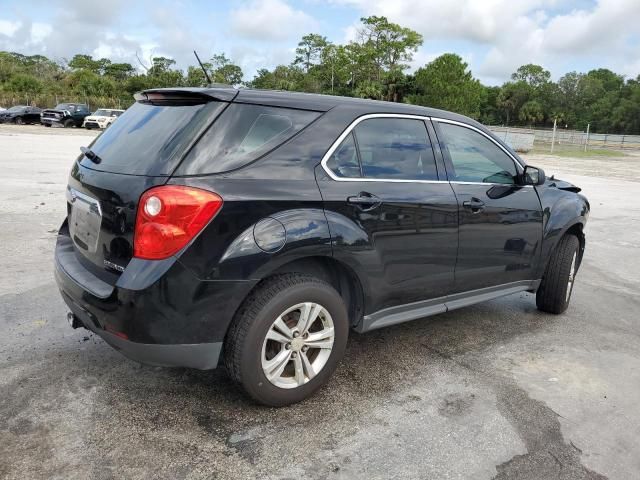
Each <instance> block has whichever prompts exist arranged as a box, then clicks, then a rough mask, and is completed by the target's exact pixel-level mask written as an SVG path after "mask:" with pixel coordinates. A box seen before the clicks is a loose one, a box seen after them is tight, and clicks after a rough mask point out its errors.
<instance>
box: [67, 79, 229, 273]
mask: <svg viewBox="0 0 640 480" xmlns="http://www.w3.org/2000/svg"><path fill="white" fill-rule="evenodd" d="M223 93H224V92H223ZM233 96H235V92H226V94H225V95H220V97H222V98H215V97H213V96H211V94H210V93H209V94H207V95H205V94H201V93H199V92H197V91H195V90H182V91H172V90H158V91H149V92H147V93H144V94H140V95H137V96H136V99H137V102H136V103H135V104H134V105H133V106H132V107H131V108H129V109H128V110H127V111H126V112H125V113H124V114H122V115H121V116H120V117H119V118H118V121H117V122H115V123H114V124H113V125H111V126H110V127H109V128H108V129H107V130H105V132H104V133H102V134H101V135H100V136H98V137H97V138H96V139H95V140H94V141H93V143H92V144H91V145H89V147H88V150H85V151H84V152H83V153H82V154H81V155H80V156H79V157H78V158H77V159H76V162H75V164H74V166H73V168H72V171H71V174H70V176H69V184H68V186H67V220H68V229H69V235H70V237H71V238H72V240H73V243H74V248H75V250H76V254H77V257H78V259H79V260H80V261H81V262H82V263H83V264H84V265H85V267H86V268H88V269H89V270H90V271H92V272H93V273H94V274H95V275H97V276H98V277H100V278H102V279H103V280H105V281H108V282H109V283H112V284H113V283H115V281H116V280H117V277H118V276H119V274H120V272H122V271H123V270H124V268H125V267H126V266H127V264H128V263H129V261H130V260H131V257H132V255H133V233H134V228H135V220H136V212H137V207H138V201H139V198H140V195H141V194H142V193H143V192H144V191H145V190H147V189H149V188H151V187H153V186H157V185H161V184H164V183H166V181H167V180H168V178H169V176H170V175H171V173H172V172H173V170H174V169H175V168H176V167H177V166H178V165H179V164H180V162H181V160H182V158H183V156H184V155H185V154H186V153H187V152H188V151H189V150H190V149H191V147H192V146H193V144H194V143H195V142H196V141H197V140H198V138H199V137H200V136H201V134H202V133H203V132H204V130H205V129H206V127H207V126H208V125H210V124H211V122H213V121H214V119H215V118H216V117H217V116H218V115H219V114H220V113H221V112H222V111H223V110H224V108H225V107H226V105H228V103H227V102H228V101H230V100H232V99H233Z"/></svg>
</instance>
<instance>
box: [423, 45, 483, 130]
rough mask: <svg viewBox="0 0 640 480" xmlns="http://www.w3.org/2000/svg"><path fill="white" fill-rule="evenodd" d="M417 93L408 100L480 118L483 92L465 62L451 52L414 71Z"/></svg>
mask: <svg viewBox="0 0 640 480" xmlns="http://www.w3.org/2000/svg"><path fill="white" fill-rule="evenodd" d="M414 83H415V88H416V90H417V92H418V93H417V94H415V95H412V96H411V97H410V101H411V103H414V104H417V105H425V106H428V107H434V108H441V109H444V110H452V111H454V112H458V113H462V114H463V115H467V116H469V117H473V118H479V117H480V107H481V104H482V101H483V98H484V96H485V95H486V91H485V89H484V87H483V86H482V85H481V84H480V82H479V81H478V80H476V79H474V78H473V75H471V71H469V70H468V65H467V64H466V63H465V62H464V61H462V58H460V57H459V56H458V55H456V54H454V53H445V54H444V55H441V56H439V57H438V58H436V59H435V60H434V61H432V62H431V63H429V64H427V65H426V66H425V67H422V68H419V69H418V70H417V71H416V73H415V81H414Z"/></svg>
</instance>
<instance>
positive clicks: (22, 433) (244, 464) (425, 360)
mask: <svg viewBox="0 0 640 480" xmlns="http://www.w3.org/2000/svg"><path fill="white" fill-rule="evenodd" d="M93 135H94V133H92V132H86V131H82V130H77V129H70V130H63V129H55V130H52V129H44V128H42V127H22V128H14V127H12V126H0V171H2V175H1V176H0V245H2V247H3V248H2V250H0V331H1V332H2V336H1V337H0V478H7V479H24V478H28V479H32V478H34V479H35V478H59V479H76V478H77V479H87V478H94V479H110V478H118V479H120V478H140V479H148V478H171V479H180V478H184V479H200V478H217V479H238V478H273V479H288V478H291V479H292V478H311V479H320V478H329V479H333V478H335V479H355V478H363V479H378V478H379V479H388V478H402V479H413V478H416V479H417V478H438V479H446V478H452V479H453V478H469V479H483V478H492V477H496V478H500V479H503V478H517V479H543V478H545V479H546V478H566V479H572V478H605V477H607V478H618V479H630V478H639V477H640V442H638V438H640V409H639V408H638V403H639V402H640V325H639V321H640V320H639V318H640V315H638V313H639V311H640V308H639V307H640V294H639V292H640V289H639V286H640V273H639V272H640V268H639V267H640V260H638V256H637V252H638V247H639V246H640V244H639V240H638V238H639V236H638V233H639V232H640V228H639V227H640V223H639V222H640V206H639V204H638V202H637V198H639V197H640V183H639V182H640V179H639V178H638V177H637V176H634V175H635V174H629V175H623V173H624V172H625V171H630V172H634V171H637V168H635V169H634V168H633V167H634V166H635V165H637V162H638V161H640V159H639V158H636V157H624V158H623V159H607V158H598V159H597V160H585V159H567V158H556V157H550V156H537V157H534V158H531V159H530V161H531V163H533V164H535V165H538V166H541V167H543V168H545V169H546V170H547V173H549V174H552V173H555V174H556V175H557V176H558V177H560V178H563V179H566V180H569V181H572V182H574V183H576V184H577V185H580V186H581V187H583V189H584V192H585V194H586V195H587V196H588V197H589V199H590V201H591V204H592V214H591V219H590V224H589V225H588V229H587V252H586V257H585V261H584V263H583V267H582V269H581V271H580V275H579V276H578V281H577V284H576V286H575V290H574V296H573V299H572V305H571V306H570V307H569V310H568V311H567V312H566V313H565V314H564V315H561V316H551V315H546V314H543V313H540V312H538V311H537V310H536V308H535V302H534V298H533V296H532V295H530V294H526V293H523V294H517V295H513V296H510V297H505V298H502V299H499V300H494V301H491V302H488V303H484V304H481V305H477V306H473V307H468V308H465V309H461V310H458V311H455V312H450V313H446V314H442V315H438V316H435V317H430V318H427V319H424V320H419V321H415V322H412V323H408V324H404V325H398V326H395V327H391V328H386V329H383V330H379V331H375V332H372V333H369V334H365V335H357V334H353V335H352V336H351V338H350V340H349V346H348V351H347V355H346V358H345V360H344V362H343V363H342V365H341V367H340V368H339V369H338V371H337V373H336V375H335V377H334V379H333V380H332V381H331V382H330V384H329V385H328V386H327V387H326V388H324V389H323V390H322V391H321V392H320V393H319V394H318V395H316V396H315V397H313V398H312V399H310V400H308V401H306V402H304V403H303V404H299V405H296V406H293V407H289V408H284V409H268V408H262V407H259V406H256V405H254V404H252V403H251V402H250V401H248V400H247V399H246V398H245V397H244V396H243V395H242V393H241V392H240V391H239V390H237V389H236V387H235V386H233V385H232V384H231V382H230V381H229V379H228V378H227V376H226V374H225V372H224V371H223V370H217V371H211V372H200V371H191V370H186V369H162V368H152V367H146V366H140V365H138V364H136V363H134V362H131V361H129V360H126V359H125V358H123V357H121V356H120V355H119V354H118V353H117V352H115V351H113V350H112V349H111V348H110V347H108V346H107V345H106V344H105V343H104V342H103V341H102V340H100V339H99V338H97V337H95V336H93V335H92V334H90V333H88V332H87V331H84V330H72V329H70V328H69V327H68V325H67V323H66V320H65V313H66V308H65V306H64V304H63V302H62V300H61V299H60V296H59V294H58V291H57V289H56V287H55V284H54V281H53V274H52V261H53V246H54V242H55V232H56V229H57V227H58V226H59V224H60V223H61V221H62V219H63V217H64V214H65V200H64V188H65V185H66V176H67V173H68V170H69V168H70V165H71V162H72V161H73V159H74V158H75V156H76V155H77V154H78V147H79V146H81V145H86V144H88V143H89V142H90V141H91V138H92V136H93ZM582 165H588V168H585V169H582ZM627 169H628V170H627Z"/></svg>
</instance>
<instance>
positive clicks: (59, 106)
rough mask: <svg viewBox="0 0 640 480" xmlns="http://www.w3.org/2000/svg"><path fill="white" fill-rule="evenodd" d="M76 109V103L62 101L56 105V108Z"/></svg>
mask: <svg viewBox="0 0 640 480" xmlns="http://www.w3.org/2000/svg"><path fill="white" fill-rule="evenodd" d="M75 109H76V106H75V105H69V104H68V103H60V104H58V105H56V108H54V110H69V111H70V112H72V111H74V110H75Z"/></svg>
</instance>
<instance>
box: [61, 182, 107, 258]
mask: <svg viewBox="0 0 640 480" xmlns="http://www.w3.org/2000/svg"><path fill="white" fill-rule="evenodd" d="M67 199H68V201H69V205H70V213H69V233H70V234H71V238H72V239H73V242H74V243H75V244H76V245H77V246H78V247H79V248H81V249H83V250H85V251H87V252H90V253H95V251H96V250H97V248H98V237H99V236H100V227H101V226H102V209H101V208H100V202H99V201H98V200H96V199H95V198H93V197H90V196H88V195H86V194H84V193H81V192H78V191H77V190H74V189H72V188H68V189H67Z"/></svg>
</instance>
